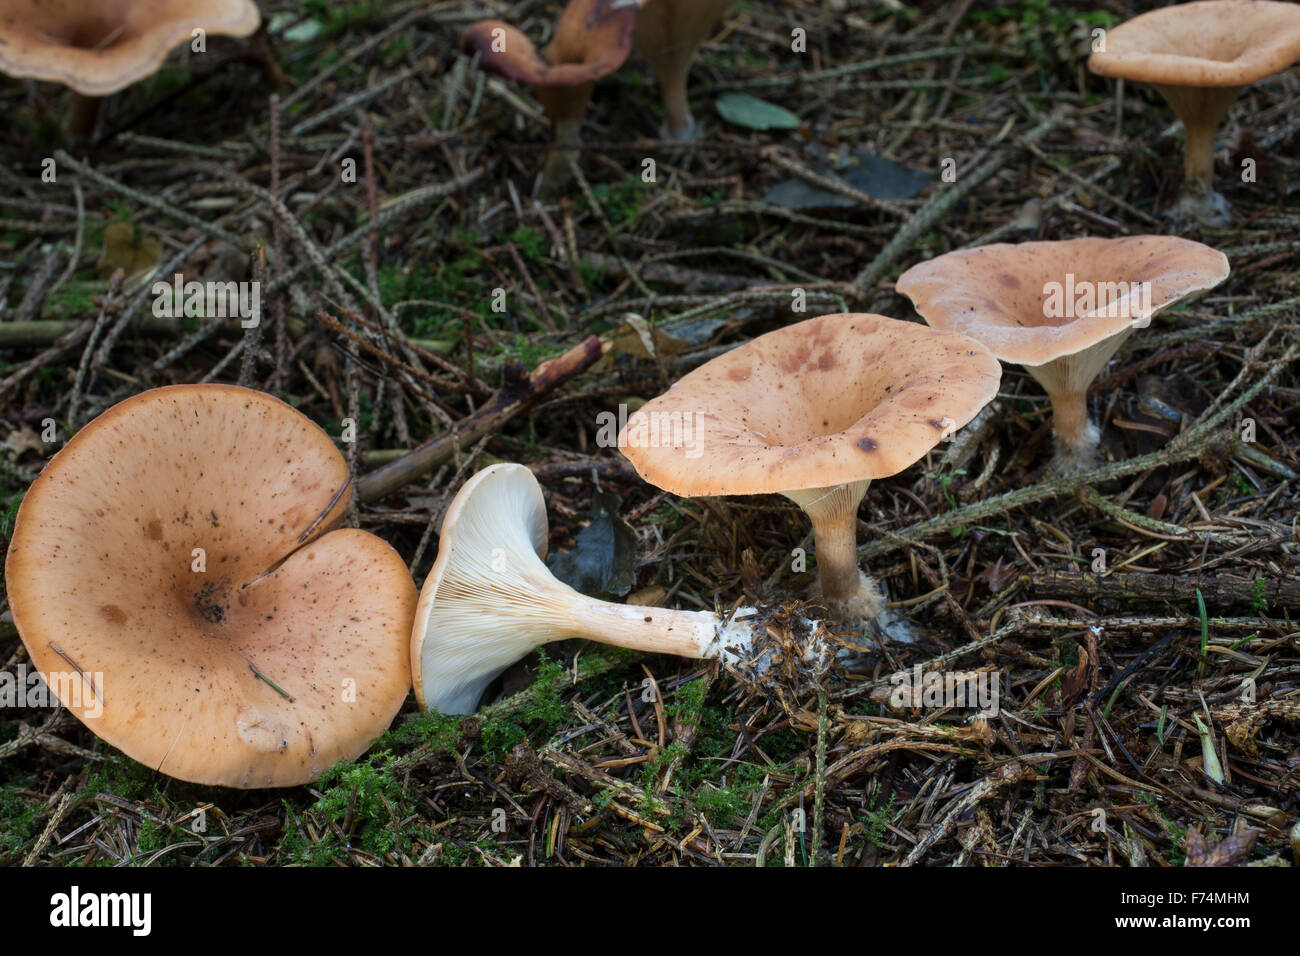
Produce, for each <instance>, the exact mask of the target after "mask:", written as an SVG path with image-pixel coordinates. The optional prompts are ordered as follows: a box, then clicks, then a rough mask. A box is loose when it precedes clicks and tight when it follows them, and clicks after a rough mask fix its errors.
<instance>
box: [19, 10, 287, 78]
mask: <svg viewBox="0 0 1300 956" xmlns="http://www.w3.org/2000/svg"><path fill="white" fill-rule="evenodd" d="M260 23H261V15H260V14H259V13H258V10H257V6H256V4H254V3H253V2H252V0H0V73H6V74H8V75H9V76H14V77H28V78H31V79H35V80H45V81H47V82H51V83H62V84H63V85H64V86H68V87H71V88H72V89H74V90H76V91H77V92H78V93H82V94H84V95H86V96H107V95H109V94H110V93H116V92H117V91H118V90H120V89H123V88H124V87H127V86H130V85H131V84H132V83H135V82H137V81H138V80H142V79H144V78H145V77H146V76H149V75H151V74H152V73H154V72H155V71H156V70H157V69H158V67H160V66H161V65H162V63H163V61H164V60H165V59H167V55H168V54H169V53H171V51H172V50H174V49H175V48H176V47H178V46H180V45H181V44H182V43H188V42H189V41H190V39H191V36H192V33H193V31H194V30H196V29H199V28H201V29H203V30H204V31H206V32H207V33H208V34H210V35H221V36H235V37H244V36H248V35H249V34H251V33H252V32H253V31H254V30H256V29H257V27H258V25H259V24H260Z"/></svg>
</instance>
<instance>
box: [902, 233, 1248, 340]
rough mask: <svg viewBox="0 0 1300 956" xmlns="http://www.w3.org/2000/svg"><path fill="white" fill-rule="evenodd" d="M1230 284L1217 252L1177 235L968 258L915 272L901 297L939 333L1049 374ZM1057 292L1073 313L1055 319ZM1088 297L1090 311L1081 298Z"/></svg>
mask: <svg viewBox="0 0 1300 956" xmlns="http://www.w3.org/2000/svg"><path fill="white" fill-rule="evenodd" d="M1227 277H1228V260H1227V258H1225V257H1224V255H1223V253H1221V252H1219V251H1218V250H1217V249H1211V248H1210V247H1209V246H1206V245H1202V244H1201V243H1199V242H1192V241H1191V240H1189V239H1180V238H1178V237H1177V236H1125V237H1123V238H1120V239H1097V238H1086V239H1065V240H1060V241H1055V242H1052V241H1049V242H1022V243H1018V244H1016V243H992V244H990V245H987V246H979V247H976V248H974V249H959V250H957V251H955V252H949V253H945V254H944V255H941V256H936V257H935V258H933V259H929V260H926V261H925V262H921V263H918V264H917V265H914V266H912V268H910V269H908V270H907V271H906V272H904V273H903V274H902V275H901V276H899V278H898V282H897V283H896V284H895V289H897V290H898V292H899V293H900V294H902V295H905V296H907V297H908V298H909V299H911V300H912V304H913V305H914V306H916V311H917V312H918V313H920V314H921V316H922V317H923V318H924V319H925V321H926V322H928V323H929V324H930V325H932V326H934V327H935V328H937V329H944V330H946V331H951V332H962V333H964V334H966V335H969V336H970V337H971V338H973V339H977V340H978V341H980V342H982V343H984V345H986V346H987V347H988V348H989V349H990V350H991V351H992V352H993V354H994V355H996V356H997V357H998V358H999V359H1001V360H1002V361H1004V362H1015V363H1018V364H1021V365H1044V364H1046V363H1047V362H1050V361H1053V360H1054V359H1058V358H1061V357H1062V356H1066V355H1074V354H1076V353H1079V352H1082V351H1083V350H1084V349H1087V348H1090V347H1091V346H1093V345H1096V344H1097V343H1099V342H1101V341H1103V340H1105V339H1108V338H1110V337H1111V336H1113V335H1116V334H1118V333H1120V332H1123V331H1124V330H1125V329H1128V328H1142V327H1144V326H1146V325H1149V324H1150V322H1151V318H1152V317H1153V316H1154V315H1156V314H1157V313H1158V312H1160V311H1161V310H1162V309H1165V308H1168V307H1169V306H1171V305H1174V304H1175V303H1177V302H1179V301H1181V300H1182V299H1185V298H1187V297H1188V296H1190V295H1193V294H1195V293H1197V292H1203V291H1204V290H1206V289H1212V288H1214V287H1215V286H1216V285H1218V284H1219V283H1220V282H1222V281H1223V280H1224V279H1226V278H1227ZM1053 284H1055V286H1059V292H1060V296H1059V301H1060V304H1061V305H1063V306H1067V308H1066V310H1065V314H1062V315H1055V314H1051V315H1049V314H1048V312H1049V311H1050V312H1053V313H1054V312H1056V311H1057V309H1056V308H1055V306H1053V308H1051V309H1050V310H1049V309H1048V308H1047V306H1048V304H1049V300H1050V299H1051V298H1052V296H1053V294H1054V293H1055V291H1056V290H1055V289H1054V288H1053V287H1052V286H1053ZM1144 284H1145V285H1144ZM1089 289H1090V290H1092V292H1091V294H1092V297H1093V307H1092V308H1091V309H1089V308H1086V306H1087V302H1086V300H1084V299H1083V298H1082V296H1083V295H1085V294H1087V290H1089ZM1144 293H1149V295H1146V294H1144ZM1081 302H1082V304H1083V305H1084V306H1085V308H1084V309H1082V310H1080V309H1078V308H1076V306H1078V305H1079V304H1080V303H1081ZM1112 304H1113V306H1114V307H1113V308H1112V307H1111V306H1112Z"/></svg>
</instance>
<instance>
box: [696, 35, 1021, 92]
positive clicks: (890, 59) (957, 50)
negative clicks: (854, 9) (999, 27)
mask: <svg viewBox="0 0 1300 956" xmlns="http://www.w3.org/2000/svg"><path fill="white" fill-rule="evenodd" d="M965 53H977V54H978V53H995V54H998V55H1002V54H1005V53H1006V50H1005V49H1003V48H1002V47H998V46H993V45H989V44H975V45H973V46H954V47H941V48H939V49H937V50H920V51H918V52H916V53H898V54H895V55H894V56H883V57H880V58H879V59H876V60H863V61H862V62H861V63H851V64H849V65H848V66H839V67H835V68H833V69H829V70H820V71H818V72H816V73H786V74H784V75H782V76H776V77H771V78H769V79H748V80H738V81H735V82H728V83H714V84H713V85H712V86H705V87H700V88H699V89H697V90H696V91H695V94H696V95H698V96H702V95H704V94H706V93H714V92H721V91H722V90H751V89H756V88H759V87H762V88H764V89H774V88H778V87H784V86H802V85H804V84H817V83H822V82H824V81H826V80H838V79H841V78H843V77H846V76H852V75H854V74H856V73H869V72H871V71H872V70H879V69H883V68H885V67H889V66H905V65H906V64H908V63H923V62H925V61H926V60H937V59H939V58H941V57H948V56H961V55H962V54H965ZM933 85H935V86H938V85H939V84H933ZM942 85H944V86H946V85H947V84H942Z"/></svg>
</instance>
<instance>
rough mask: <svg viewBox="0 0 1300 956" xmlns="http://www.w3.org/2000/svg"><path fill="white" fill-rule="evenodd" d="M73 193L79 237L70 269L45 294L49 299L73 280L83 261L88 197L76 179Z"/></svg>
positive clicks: (69, 261) (75, 241)
mask: <svg viewBox="0 0 1300 956" xmlns="http://www.w3.org/2000/svg"><path fill="white" fill-rule="evenodd" d="M72 192H73V193H74V194H75V195H76V197H77V235H76V238H75V239H74V240H73V246H72V257H71V258H70V259H69V260H68V267H67V268H66V269H64V270H63V275H61V276H59V278H58V280H57V281H56V282H55V283H54V285H52V286H50V291H49V292H47V293H46V294H45V297H46V298H47V299H49V298H50V297H52V296H53V295H54V293H56V292H58V291H59V289H60V288H62V286H63V283H65V282H67V281H68V280H69V279H71V278H72V275H73V273H75V272H76V271H77V262H78V261H79V260H80V259H81V244H82V242H83V240H84V239H85V233H86V197H85V196H84V195H83V194H82V191H81V183H79V182H78V181H77V180H75V179H74V180H73V181H72Z"/></svg>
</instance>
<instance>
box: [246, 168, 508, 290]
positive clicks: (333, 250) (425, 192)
mask: <svg viewBox="0 0 1300 956" xmlns="http://www.w3.org/2000/svg"><path fill="white" fill-rule="evenodd" d="M486 172H487V167H486V166H480V167H479V168H478V169H474V170H470V171H469V172H468V173H466V174H465V175H464V176H457V177H456V178H455V179H449V180H447V181H446V182H445V183H437V184H435V185H433V186H422V187H420V188H419V189H413V190H411V191H410V192H409V193H406V194H405V195H402V196H399V197H397V198H396V199H390V200H389V201H388V202H386V203H385V204H384V205H383V206H382V207H381V208H380V210H379V215H378V216H376V217H375V219H374V221H373V222H370V221H367V222H364V223H362V224H361V225H360V226H358V227H357V228H356V229H354V230H352V231H351V232H350V233H348V234H347V235H346V236H344V237H343V238H342V239H340V240H338V241H337V242H335V243H334V244H332V245H330V246H326V248H325V250H324V253H325V256H326V257H327V258H328V259H330V260H338V259H339V257H340V256H341V255H342V253H344V252H346V251H347V250H348V249H350V248H352V247H353V246H355V245H356V244H357V243H358V242H361V241H362V240H363V239H365V238H366V236H368V235H370V234H371V233H372V232H374V231H376V230H378V229H379V228H380V227H382V226H384V225H386V224H387V223H388V222H390V221H391V220H393V219H396V218H397V217H398V216H400V215H402V214H403V213H406V212H408V211H409V210H412V209H414V208H416V207H417V206H421V205H423V204H425V203H426V202H430V201H432V200H434V199H441V198H442V197H443V196H449V195H451V194H452V193H454V192H459V191H460V190H461V189H463V188H465V187H466V186H469V185H472V184H473V183H474V182H475V181H476V180H478V179H479V178H480V177H482V176H483V174H484V173H486ZM314 264H315V263H314V262H313V263H303V262H300V263H298V264H297V265H296V266H294V267H293V268H292V269H290V270H289V271H288V272H286V273H285V274H284V275H282V276H278V277H277V278H276V279H274V280H273V281H272V282H271V285H270V286H269V287H268V288H267V290H266V293H267V295H271V294H273V293H276V292H279V291H280V290H281V289H283V288H284V287H285V286H287V285H288V284H289V283H290V282H292V281H293V280H294V279H296V278H297V277H298V275H299V274H300V273H302V272H304V271H306V270H307V269H308V268H310V266H311V265H314Z"/></svg>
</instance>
